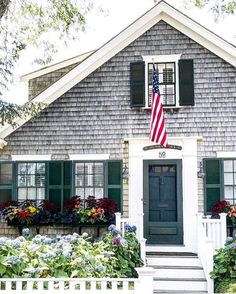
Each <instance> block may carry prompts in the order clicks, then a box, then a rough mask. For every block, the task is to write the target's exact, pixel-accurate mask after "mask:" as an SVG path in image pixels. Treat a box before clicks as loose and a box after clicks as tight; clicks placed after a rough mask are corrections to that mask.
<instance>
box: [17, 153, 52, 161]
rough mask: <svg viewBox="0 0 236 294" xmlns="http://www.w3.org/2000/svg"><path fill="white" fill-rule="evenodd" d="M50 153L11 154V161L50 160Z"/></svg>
mask: <svg viewBox="0 0 236 294" xmlns="http://www.w3.org/2000/svg"><path fill="white" fill-rule="evenodd" d="M51 157H52V155H51V154H45V155H36V154H27V155H14V154H12V156H11V158H12V161H48V160H51Z"/></svg>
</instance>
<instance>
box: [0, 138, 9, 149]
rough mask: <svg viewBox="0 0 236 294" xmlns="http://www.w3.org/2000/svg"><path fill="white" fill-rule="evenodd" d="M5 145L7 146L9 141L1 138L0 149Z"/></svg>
mask: <svg viewBox="0 0 236 294" xmlns="http://www.w3.org/2000/svg"><path fill="white" fill-rule="evenodd" d="M5 146H7V142H6V141H5V140H3V139H0V149H3V148H4V147H5Z"/></svg>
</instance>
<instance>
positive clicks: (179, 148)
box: [143, 144, 182, 154]
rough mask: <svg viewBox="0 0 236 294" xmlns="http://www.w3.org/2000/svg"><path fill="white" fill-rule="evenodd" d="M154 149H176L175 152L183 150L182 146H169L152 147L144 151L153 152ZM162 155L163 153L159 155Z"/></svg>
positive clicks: (147, 147)
mask: <svg viewBox="0 0 236 294" xmlns="http://www.w3.org/2000/svg"><path fill="white" fill-rule="evenodd" d="M152 149H175V150H182V146H179V145H170V144H168V145H167V146H166V147H164V146H161V145H150V146H145V147H143V151H147V150H152ZM160 153H161V152H159V154H160Z"/></svg>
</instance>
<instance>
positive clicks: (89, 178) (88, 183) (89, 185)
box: [84, 175, 94, 187]
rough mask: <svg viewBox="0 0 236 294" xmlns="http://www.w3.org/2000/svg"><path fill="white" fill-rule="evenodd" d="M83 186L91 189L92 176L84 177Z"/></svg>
mask: <svg viewBox="0 0 236 294" xmlns="http://www.w3.org/2000/svg"><path fill="white" fill-rule="evenodd" d="M84 179H85V181H84V182H85V183H84V184H85V186H87V187H91V186H93V185H94V184H93V175H85V178H84Z"/></svg>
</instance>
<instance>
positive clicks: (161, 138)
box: [150, 64, 167, 147]
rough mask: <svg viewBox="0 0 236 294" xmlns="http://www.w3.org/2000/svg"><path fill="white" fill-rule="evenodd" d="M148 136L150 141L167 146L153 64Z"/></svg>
mask: <svg viewBox="0 0 236 294" xmlns="http://www.w3.org/2000/svg"><path fill="white" fill-rule="evenodd" d="M150 138H151V141H152V142H155V143H157V144H159V145H161V146H164V147H166V146H167V138H166V128H165V119H164V115H163V109H162V104H161V95H160V90H159V85H158V75H157V71H156V68H155V66H154V64H153V77H152V110H151V122H150Z"/></svg>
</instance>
